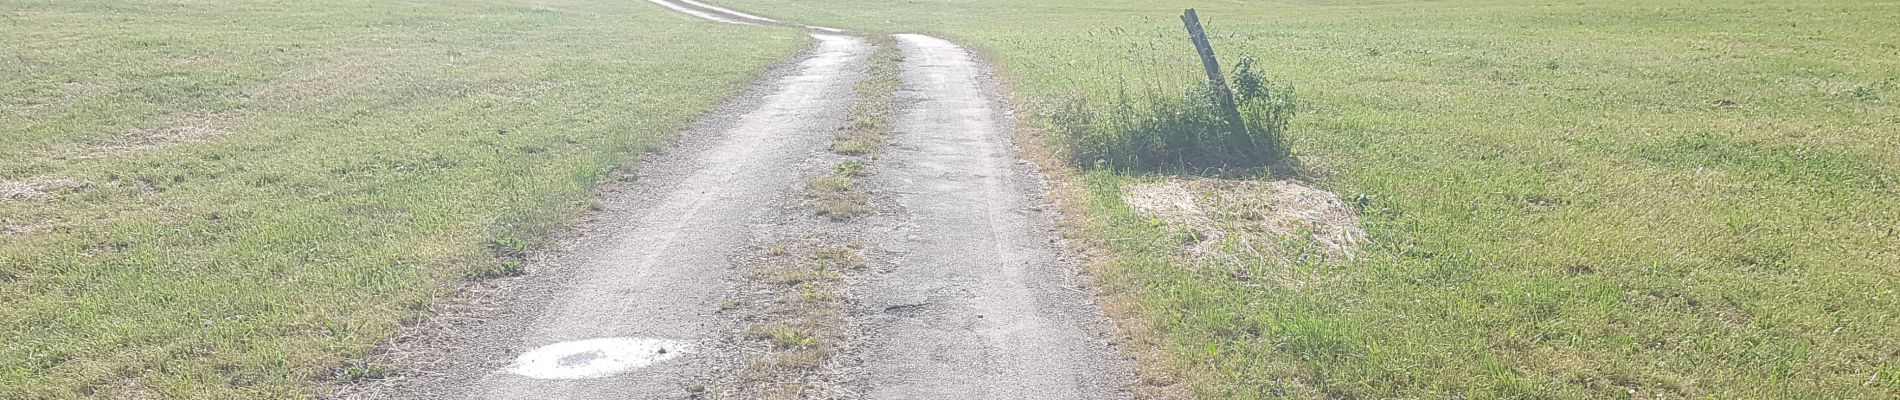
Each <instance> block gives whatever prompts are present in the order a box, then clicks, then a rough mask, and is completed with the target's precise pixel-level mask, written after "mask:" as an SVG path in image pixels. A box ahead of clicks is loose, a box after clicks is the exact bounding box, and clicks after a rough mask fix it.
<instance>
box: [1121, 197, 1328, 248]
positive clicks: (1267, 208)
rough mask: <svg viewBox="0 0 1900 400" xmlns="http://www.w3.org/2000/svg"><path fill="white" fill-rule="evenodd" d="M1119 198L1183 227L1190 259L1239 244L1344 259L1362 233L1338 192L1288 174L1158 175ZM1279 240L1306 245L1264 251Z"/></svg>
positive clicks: (1155, 216) (1276, 246) (1280, 242)
mask: <svg viewBox="0 0 1900 400" xmlns="http://www.w3.org/2000/svg"><path fill="white" fill-rule="evenodd" d="M1122 201H1123V202H1126V203H1127V204H1128V206H1129V207H1130V208H1132V209H1134V210H1135V211H1136V212H1138V213H1140V214H1141V215H1143V216H1148V217H1151V218H1157V219H1159V220H1162V221H1165V222H1166V223H1167V224H1168V225H1170V226H1172V227H1175V228H1178V229H1183V230H1186V231H1187V232H1189V238H1188V239H1189V240H1187V246H1186V250H1187V251H1188V253H1189V254H1191V255H1192V256H1194V257H1197V258H1201V257H1233V256H1234V255H1233V254H1231V253H1232V252H1236V251H1243V252H1246V253H1247V254H1248V255H1250V256H1270V257H1274V258H1280V259H1283V260H1284V259H1288V258H1291V257H1311V256H1320V257H1326V258H1333V259H1350V258H1352V257H1353V255H1354V254H1355V253H1356V252H1357V251H1358V248H1359V245H1360V244H1361V243H1363V242H1364V241H1365V240H1366V232H1365V231H1364V230H1363V229H1360V227H1359V218H1358V216H1357V215H1356V213H1355V212H1354V210H1353V208H1352V207H1351V206H1349V205H1347V204H1346V202H1345V201H1342V200H1340V198H1339V195H1336V194H1333V193H1332V192H1329V191H1326V190H1325V189H1320V188H1316V187H1313V186H1311V185H1308V184H1305V183H1302V182H1299V181H1294V180H1274V181H1254V180H1230V179H1217V178H1171V179H1162V180H1156V181H1151V182H1142V183H1135V184H1131V185H1128V186H1126V187H1124V188H1123V190H1122ZM1276 244H1277V245H1276ZM1284 245H1294V246H1296V247H1297V248H1299V249H1304V250H1307V251H1298V252H1293V253H1288V252H1282V251H1273V250H1271V249H1274V248H1280V247H1284Z"/></svg>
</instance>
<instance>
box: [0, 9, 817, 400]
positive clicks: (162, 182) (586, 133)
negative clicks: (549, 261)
mask: <svg viewBox="0 0 1900 400" xmlns="http://www.w3.org/2000/svg"><path fill="white" fill-rule="evenodd" d="M0 21H3V22H0V37H3V38H5V39H4V40H0V183H9V184H12V183H19V184H18V185H13V186H12V187H14V188H15V189H18V188H21V187H33V188H35V189H33V191H34V192H44V193H36V194H35V195H34V196H22V197H7V198H0V224H4V225H5V226H4V228H5V229H4V230H0V234H3V235H4V236H0V341H4V343H5V344H4V345H0V398H8V399H33V398H85V397H94V396H96V397H105V398H146V397H163V398H297V397H307V396H310V395H313V394H315V393H317V391H318V390H320V389H318V384H319V383H320V382H321V381H324V380H328V379H338V378H341V379H354V378H361V377H367V376H374V375H380V374H381V372H380V371H382V370H383V369H382V367H378V366H367V365H359V364H352V363H349V362H346V361H345V360H348V359H351V358H354V357H358V356H361V355H363V354H365V352H366V351H368V349H369V348H370V347H371V346H373V345H375V344H376V343H378V342H380V341H382V340H384V339H386V338H388V337H389V336H390V335H391V333H392V332H393V329H394V328H395V327H397V326H398V324H399V323H401V322H402V321H405V320H407V319H412V318H417V317H420V316H422V315H423V311H424V310H425V309H426V307H427V305H428V304H429V303H430V302H431V301H432V299H434V298H436V297H438V296H441V295H444V294H445V293H446V292H445V289H447V288H452V287H454V286H455V282H456V281H457V280H460V279H467V278H469V277H473V278H481V277H493V276H508V275H515V274H519V273H520V272H521V271H520V270H519V268H520V265H519V264H518V263H517V262H516V260H515V258H518V257H519V256H520V255H521V254H522V252H524V251H527V250H528V249H531V248H533V246H535V245H536V243H537V241H538V240H539V238H540V237H541V235H542V234H543V233H545V232H546V231H547V230H548V229H551V228H552V227H554V226H557V225H559V224H560V223H562V222H564V221H566V220H567V219H568V218H570V217H572V216H574V215H577V214H578V213H579V212H581V211H582V210H585V209H586V208H587V206H588V205H589V204H590V203H589V201H588V199H589V197H591V193H590V189H591V188H592V187H593V186H594V185H595V184H597V183H598V182H601V181H602V180H604V179H611V178H613V174H612V171H613V169H614V168H616V167H618V166H623V165H627V164H628V163H629V162H630V161H631V160H633V159H634V157H636V156H637V155H638V154H640V153H641V152H643V151H645V150H647V149H650V148H653V146H654V145H656V144H658V143H659V142H660V141H661V140H663V139H664V138H666V137H667V136H668V135H670V134H671V133H672V132H675V131H676V130H677V129H679V128H680V127H682V126H683V125H684V123H685V122H687V121H688V120H689V119H690V118H691V117H693V116H694V115H696V114H697V113H700V112H702V111H703V110H706V109H708V108H710V107H711V106H712V105H713V104H714V103H715V102H717V101H719V100H720V99H721V98H722V97H723V96H725V95H727V94H729V93H733V92H734V91H735V90H737V89H738V88H740V87H741V86H742V85H744V84H745V83H746V82H748V81H749V80H750V79H751V78H752V77H754V76H756V75H757V74H759V73H760V72H762V71H763V70H764V68H765V67H766V66H767V65H769V64H771V63H773V62H775V61H776V60H781V59H783V58H785V57H787V56H789V55H791V54H792V53H793V52H795V51H797V50H798V49H800V48H802V47H803V46H805V43H806V38H804V37H803V35H800V34H797V33H796V32H794V31H791V30H786V29H768V28H758V27H737V26H728V25H722V24H711V23H705V22H703V21H698V20H693V19H690V18H687V17H683V16H680V15H676V14H673V13H670V12H668V11H665V10H663V9H660V8H658V7H653V6H652V5H650V4H646V3H644V2H625V1H590V0H536V1H529V0H520V1H511V0H481V1H447V0H429V1H412V2H376V1H340V0H338V1H314V2H270V1H221V2H209V1H21V0H0ZM46 182H55V183H57V184H44V183H46Z"/></svg>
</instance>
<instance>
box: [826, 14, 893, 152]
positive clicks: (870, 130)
mask: <svg viewBox="0 0 1900 400" xmlns="http://www.w3.org/2000/svg"><path fill="white" fill-rule="evenodd" d="M868 39H869V40H870V41H871V44H872V45H874V46H877V50H876V51H874V52H872V53H871V59H870V72H869V73H868V74H867V75H866V76H865V77H864V80H861V81H858V85H857V86H856V87H855V90H856V93H857V95H858V102H857V104H855V105H853V106H852V107H851V111H850V114H848V117H847V119H846V121H848V122H846V123H845V124H844V126H841V127H838V133H837V135H836V136H834V137H833V139H832V142H831V150H832V151H835V152H838V154H844V155H853V156H874V155H876V154H877V152H878V150H879V149H882V148H884V145H885V144H886V143H888V142H890V137H891V110H892V109H893V108H894V107H893V104H894V103H893V101H894V99H896V97H897V96H896V93H897V89H898V88H899V87H902V86H903V82H901V80H900V78H901V77H900V76H899V72H900V71H899V70H898V64H900V63H902V62H903V61H904V53H903V52H902V51H900V50H898V48H897V43H896V41H894V40H892V39H891V37H890V36H888V35H871V36H870V37H869V38H868Z"/></svg>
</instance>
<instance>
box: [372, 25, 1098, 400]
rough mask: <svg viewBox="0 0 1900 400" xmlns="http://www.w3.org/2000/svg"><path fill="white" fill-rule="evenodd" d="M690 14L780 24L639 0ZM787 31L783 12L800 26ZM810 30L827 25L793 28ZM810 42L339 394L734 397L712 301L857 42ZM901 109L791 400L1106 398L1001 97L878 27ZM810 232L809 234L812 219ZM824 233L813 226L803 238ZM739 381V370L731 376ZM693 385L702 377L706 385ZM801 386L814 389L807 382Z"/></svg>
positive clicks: (738, 265) (972, 72)
mask: <svg viewBox="0 0 1900 400" xmlns="http://www.w3.org/2000/svg"><path fill="white" fill-rule="evenodd" d="M649 1H651V2H653V3H655V4H658V5H660V6H663V7H666V8H669V9H673V10H675V11H680V12H681V13H683V14H685V15H689V16H693V17H698V18H702V19H706V20H709V21H714V22H721V23H734V24H764V25H787V26H800V25H791V24H787V23H783V22H778V21H775V20H771V19H767V18H764V17H759V16H755V15H750V14H744V13H740V12H738V11H733V10H729V9H723V8H718V7H711V6H707V5H703V4H699V3H697V2H689V1H679V0H649ZM800 27H804V26H800ZM804 28H806V29H810V30H813V31H822V32H831V31H832V30H830V29H828V28H815V27H804ZM812 36H813V37H814V38H816V39H817V45H816V47H815V48H814V49H813V50H812V51H810V52H808V53H807V54H805V55H804V56H802V57H803V58H802V59H801V61H800V62H798V63H797V64H796V65H791V66H787V67H782V68H780V69H778V70H777V71H776V72H774V76H775V77H776V79H773V80H769V81H768V83H762V84H760V85H759V86H758V87H756V88H755V89H753V90H752V91H751V92H750V93H748V94H746V95H743V96H742V98H741V99H738V100H735V101H734V102H733V103H731V104H729V105H728V106H727V110H725V112H722V113H719V114H718V115H714V116H711V117H709V118H707V119H706V120H704V121H701V122H700V123H699V124H698V126H697V127H696V128H695V129H694V131H693V132H691V133H690V134H689V135H688V137H687V138H686V139H683V140H682V142H681V143H680V144H679V145H677V146H676V149H675V150H674V151H671V152H669V153H668V154H666V155H663V156H660V157H658V158H655V159H650V160H649V161H647V162H645V163H644V164H643V165H642V167H640V168H639V179H638V181H637V182H634V183H632V184H630V185H627V186H629V187H631V188H632V189H629V190H628V191H624V192H613V191H609V192H607V193H603V194H602V195H603V197H604V202H605V204H606V205H607V207H605V208H606V210H605V211H602V212H599V213H597V215H594V216H593V217H592V218H590V220H591V221H590V222H587V223H584V224H582V225H581V226H579V227H577V228H576V229H575V230H574V232H573V233H570V234H567V235H565V236H564V237H562V238H560V239H559V240H558V241H557V242H558V243H557V245H556V246H555V247H554V248H553V249H549V250H548V251H546V254H545V255H543V256H541V257H538V259H536V260H533V262H532V263H531V264H530V269H529V270H530V274H529V275H528V276H526V277H522V278H514V279H513V281H511V282H502V283H499V284H497V287H496V288H495V289H492V290H489V291H486V292H479V291H478V293H479V296H477V297H478V298H476V299H474V300H472V301H471V302H472V303H476V304H479V305H486V307H466V308H464V309H461V310H460V311H455V312H449V313H445V314H446V315H444V316H438V317H437V320H450V321H470V322H465V323H438V324H434V325H430V326H427V327H426V328H424V329H420V331H419V332H415V333H413V334H412V335H410V336H409V337H408V338H407V339H404V340H399V341H397V342H396V343H394V344H392V345H391V346H389V347H390V349H391V350H390V353H391V354H395V356H390V357H386V358H387V359H386V360H384V362H386V363H389V364H395V365H396V370H397V372H396V373H394V375H395V377H394V378H390V379H385V380H381V381H376V382H371V383H366V384H361V385H355V386H352V387H348V388H345V390H344V391H343V392H342V394H341V395H340V396H338V397H344V398H404V399H407V398H431V399H434V398H460V399H626V398H642V399H644V398H696V397H734V396H740V395H739V394H735V393H737V392H735V391H730V390H726V388H721V387H718V386H719V385H722V384H727V383H731V382H734V381H735V380H737V379H741V378H735V376H737V375H740V374H742V372H741V371H742V370H745V369H746V366H747V362H748V360H750V359H753V358H756V357H758V354H756V353H757V352H758V351H757V349H756V348H755V347H747V346H745V345H743V343H744V342H745V338H743V337H742V336H743V334H742V333H741V332H743V331H744V325H745V324H748V323H753V322H756V321H741V320H740V319H748V318H756V316H750V317H749V316H744V313H740V312H730V311H728V310H729V309H730V308H731V307H732V304H731V303H733V302H734V301H735V300H734V299H744V298H745V297H746V293H743V291H746V290H749V289H747V288H748V286H747V285H746V284H745V282H744V280H745V278H744V277H742V276H741V275H742V274H741V273H740V271H741V270H743V269H744V268H746V267H747V266H746V265H743V264H745V263H747V261H745V258H746V257H745V254H746V253H747V251H749V250H748V249H752V248H756V247H758V246H759V244H760V243H766V242H772V241H775V240H783V239H785V238H788V237H796V236H800V235H801V233H799V232H784V231H785V230H786V229H796V230H806V229H810V230H824V229H843V228H839V227H838V226H836V225H822V224H820V225H810V224H788V223H786V222H785V221H787V220H789V219H790V218H788V217H787V213H788V212H791V211H787V208H788V207H787V205H796V204H799V200H798V195H799V193H800V192H799V188H800V187H802V183H803V180H804V179H809V177H811V176H813V175H814V171H817V172H818V174H822V173H823V172H824V171H823V170H824V169H826V168H827V167H828V166H829V165H828V161H826V160H825V159H824V158H823V157H820V156H818V155H819V154H823V153H825V149H826V145H827V144H828V143H829V142H830V140H831V133H832V132H833V131H834V130H835V129H836V128H837V127H838V126H840V125H841V124H842V123H843V122H844V121H843V120H844V119H845V116H846V115H847V110H848V109H849V108H850V107H851V105H852V104H853V101H854V99H853V91H852V86H853V84H854V83H856V82H857V81H858V80H859V79H861V78H862V76H863V74H864V70H865V62H866V56H867V54H869V53H870V51H871V49H870V47H869V45H868V44H867V42H866V41H865V40H864V39H861V38H858V37H853V36H848V35H834V34H826V33H818V32H814V33H812ZM897 39H898V42H899V43H900V47H901V50H902V54H903V55H904V61H903V62H902V64H901V70H902V81H903V85H902V89H901V91H900V92H899V94H898V97H899V101H898V104H900V107H899V108H898V109H897V110H896V111H895V114H894V120H895V129H894V130H895V132H894V133H893V137H892V144H891V145H890V147H889V148H888V149H887V150H886V151H885V153H884V155H883V156H881V157H879V158H878V159H877V160H876V161H875V163H874V164H873V166H872V168H871V172H872V173H871V175H870V177H869V178H867V182H866V183H867V184H869V185H871V186H872V188H873V189H874V190H873V192H874V193H877V194H876V196H875V197H876V200H875V201H877V202H879V203H880V204H884V205H886V206H884V207H878V208H877V209H878V210H879V211H878V212H876V213H875V214H874V215H871V216H869V217H867V218H863V219H862V220H859V221H856V222H853V224H856V225H850V228H849V230H851V231H852V232H862V233H863V234H862V235H861V236H862V237H864V238H867V241H868V242H869V243H868V246H869V247H871V249H870V250H869V251H868V253H869V254H875V255H876V257H872V259H870V260H868V263H869V264H870V265H871V266H872V267H873V268H870V270H872V271H874V272H872V273H867V274H864V275H863V276H861V277H859V278H854V279H852V280H851V281H850V282H849V285H850V286H851V287H850V288H849V289H848V290H847V292H849V293H852V295H851V298H850V300H849V301H848V302H847V303H848V304H850V306H849V308H850V309H848V310H843V311H845V312H844V314H845V318H844V319H843V321H842V322H840V323H841V324H842V325H845V326H843V327H840V330H841V331H844V332H848V334H849V335H850V336H851V337H850V338H848V339H847V340H846V342H848V343H847V344H844V345H841V346H840V350H839V352H840V353H839V354H837V355H836V356H834V357H831V358H829V359H828V360H830V361H827V365H829V367H827V368H826V370H827V371H832V372H828V373H830V374H837V375H844V376H840V377H836V378H827V381H828V382H841V383H838V384H837V385H834V386H836V387H837V388H836V390H824V391H819V392H806V393H807V394H806V395H805V396H814V395H817V396H825V397H846V398H876V399H886V398H891V399H912V398H981V399H1022V398H1037V399H1061V398H1090V399H1094V398H1125V397H1129V395H1128V393H1127V387H1128V385H1129V384H1131V382H1132V380H1133V373H1132V371H1131V367H1130V365H1129V363H1128V361H1126V360H1125V359H1124V358H1122V357H1119V356H1117V355H1116V349H1115V348H1114V346H1113V345H1112V344H1110V341H1109V336H1108V333H1107V332H1108V330H1109V321H1108V320H1107V319H1106V318H1105V317H1103V316H1102V315H1101V313H1100V311H1099V310H1098V308H1097V307H1096V306H1095V305H1094V303H1093V300H1092V296H1090V295H1089V294H1088V289H1087V288H1086V287H1085V286H1084V281H1085V279H1084V278H1082V277H1079V276H1078V274H1079V273H1078V272H1077V267H1076V265H1075V261H1074V257H1072V256H1070V255H1068V254H1066V252H1065V248H1064V244H1063V243H1062V242H1061V239H1060V235H1058V233H1057V232H1056V229H1055V227H1054V226H1053V224H1052V223H1051V221H1052V220H1053V219H1054V214H1053V213H1054V211H1053V210H1052V209H1051V208H1048V207H1045V206H1044V205H1045V204H1046V203H1047V201H1046V200H1045V199H1044V198H1043V196H1044V192H1045V190H1044V187H1043V181H1042V178H1041V175H1040V174H1039V173H1038V172H1037V171H1036V170H1035V169H1034V167H1033V166H1032V165H1031V164H1029V163H1027V162H1021V161H1019V160H1018V158H1017V157H1016V154H1015V152H1016V149H1015V148H1014V147H1013V145H1012V144H1011V141H1010V135H1011V132H1012V128H1013V123H1012V121H1011V120H1010V119H1009V118H1008V115H1009V114H1008V108H1006V107H1004V106H1003V105H1002V104H1001V103H999V102H998V101H997V99H998V98H999V95H998V94H997V92H996V91H995V86H994V82H993V81H992V80H991V78H990V77H989V76H988V75H987V72H986V71H987V70H986V69H985V68H984V67H983V66H982V65H981V64H980V63H978V62H977V61H976V60H975V59H974V58H973V57H971V56H970V54H969V53H968V52H967V51H965V50H964V49H962V48H960V47H958V46H957V45H955V44H953V43H951V42H948V41H944V40H941V39H937V38H932V37H928V36H922V35H898V36H897ZM827 226H830V228H827ZM825 233H826V232H812V233H811V234H814V235H823V234H825ZM747 379H757V377H752V378H747ZM709 386H711V387H709ZM812 393H822V394H812Z"/></svg>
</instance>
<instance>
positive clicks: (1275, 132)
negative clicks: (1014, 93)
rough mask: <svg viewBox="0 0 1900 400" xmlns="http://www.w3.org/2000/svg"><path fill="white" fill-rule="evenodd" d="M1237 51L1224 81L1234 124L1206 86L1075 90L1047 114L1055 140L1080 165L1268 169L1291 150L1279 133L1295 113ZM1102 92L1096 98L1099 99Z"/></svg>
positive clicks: (1285, 89) (1286, 89) (1283, 92)
mask: <svg viewBox="0 0 1900 400" xmlns="http://www.w3.org/2000/svg"><path fill="white" fill-rule="evenodd" d="M1257 64H1258V60H1255V59H1254V58H1252V57H1242V58H1241V61H1240V63H1239V64H1237V65H1236V66H1235V68H1234V69H1233V74H1232V77H1231V78H1230V79H1231V82H1232V84H1233V88H1232V92H1233V96H1234V102H1235V104H1236V106H1237V108H1238V110H1239V122H1240V123H1239V124H1235V123H1234V120H1233V119H1231V118H1230V117H1229V115H1228V114H1227V111H1226V110H1224V109H1223V108H1222V107H1221V106H1220V105H1219V103H1218V102H1217V101H1216V100H1215V99H1216V97H1215V96H1216V89H1215V88H1214V87H1213V86H1212V85H1209V84H1206V83H1200V84H1194V85H1188V87H1186V88H1177V89H1165V88H1164V86H1163V85H1160V84H1150V85H1149V86H1146V87H1140V88H1131V87H1130V85H1129V83H1128V81H1127V80H1123V81H1122V85H1121V87H1120V88H1119V90H1117V91H1116V92H1115V93H1113V94H1112V95H1108V96H1099V95H1098V96H1088V95H1084V94H1079V95H1077V96H1074V97H1073V98H1071V99H1070V100H1069V101H1068V102H1067V103H1065V104H1063V105H1062V106H1060V107H1057V108H1056V109H1055V110H1054V111H1053V112H1050V113H1048V114H1047V115H1046V116H1047V117H1049V122H1050V123H1051V124H1052V125H1053V127H1052V129H1053V130H1054V131H1055V133H1056V135H1055V142H1056V144H1057V145H1058V148H1059V149H1060V150H1062V151H1063V152H1064V153H1066V154H1065V155H1066V156H1067V157H1068V159H1069V160H1070V162H1072V163H1074V164H1075V165H1076V166H1078V167H1082V168H1094V169H1110V170H1116V171H1196V170H1208V169H1223V170H1225V169H1247V168H1259V167H1268V166H1273V165H1275V164H1278V163H1280V162H1282V161H1284V160H1285V159H1286V158H1287V157H1288V155H1289V154H1291V151H1290V150H1289V149H1288V147H1287V145H1286V139H1285V135H1284V132H1285V131H1286V127H1287V121H1288V120H1290V119H1291V118H1292V117H1293V115H1294V112H1295V107H1294V98H1293V87H1292V86H1289V85H1274V84H1272V83H1271V82H1269V81H1268V80H1267V79H1266V77H1265V76H1264V75H1262V74H1261V73H1260V72H1259V69H1258V68H1257V66H1256V65H1257ZM1102 97H1108V98H1110V100H1107V101H1102V100H1099V98H1102Z"/></svg>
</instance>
